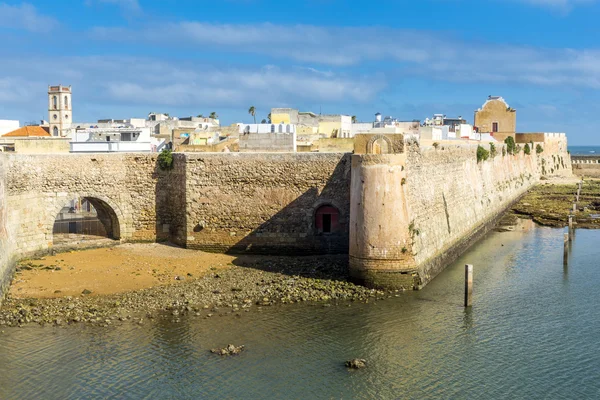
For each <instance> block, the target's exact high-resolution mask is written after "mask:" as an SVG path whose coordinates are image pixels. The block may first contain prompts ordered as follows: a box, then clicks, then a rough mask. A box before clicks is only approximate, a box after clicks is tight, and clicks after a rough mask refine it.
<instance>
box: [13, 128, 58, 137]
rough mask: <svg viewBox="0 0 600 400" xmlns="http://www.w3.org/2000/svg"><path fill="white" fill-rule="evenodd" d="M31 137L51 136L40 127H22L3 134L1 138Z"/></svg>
mask: <svg viewBox="0 0 600 400" xmlns="http://www.w3.org/2000/svg"><path fill="white" fill-rule="evenodd" d="M32 136H51V135H50V134H49V133H48V131H47V130H46V129H44V128H42V127H41V126H24V127H22V128H19V129H17V130H14V131H12V132H8V133H5V134H4V135H2V137H32Z"/></svg>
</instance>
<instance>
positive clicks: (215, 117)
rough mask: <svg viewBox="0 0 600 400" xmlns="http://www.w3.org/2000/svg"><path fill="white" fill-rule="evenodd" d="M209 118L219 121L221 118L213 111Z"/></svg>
mask: <svg viewBox="0 0 600 400" xmlns="http://www.w3.org/2000/svg"><path fill="white" fill-rule="evenodd" d="M208 118H212V119H217V118H219V116H218V115H217V113H216V112H214V111H213V112H211V113H210V115H209V116H208Z"/></svg>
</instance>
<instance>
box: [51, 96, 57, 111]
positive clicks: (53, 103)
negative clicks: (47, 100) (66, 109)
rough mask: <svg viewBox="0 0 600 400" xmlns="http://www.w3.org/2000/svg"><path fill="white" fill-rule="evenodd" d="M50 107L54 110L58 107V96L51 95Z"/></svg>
mask: <svg viewBox="0 0 600 400" xmlns="http://www.w3.org/2000/svg"><path fill="white" fill-rule="evenodd" d="M52 107H53V108H54V109H55V110H56V109H57V108H58V97H56V96H52Z"/></svg>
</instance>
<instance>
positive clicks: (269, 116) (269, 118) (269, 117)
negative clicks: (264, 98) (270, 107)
mask: <svg viewBox="0 0 600 400" xmlns="http://www.w3.org/2000/svg"><path fill="white" fill-rule="evenodd" d="M267 120H268V121H269V123H271V113H269V115H267Z"/></svg>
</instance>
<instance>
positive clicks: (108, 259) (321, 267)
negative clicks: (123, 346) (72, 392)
mask: <svg viewBox="0 0 600 400" xmlns="http://www.w3.org/2000/svg"><path fill="white" fill-rule="evenodd" d="M347 263H348V259H347V256H319V257H314V256H311V257H268V256H241V257H234V256H228V255H222V254H211V253H203V252H199V251H192V250H185V249H181V248H177V247H174V246H168V245H164V244H125V245H121V246H117V247H114V248H111V249H106V248H104V249H93V250H82V251H74V252H67V253H58V254H56V255H54V256H48V257H43V258H40V259H35V260H23V261H21V263H20V264H19V265H18V266H17V272H16V275H15V278H14V281H13V285H12V287H11V290H10V293H9V295H8V298H7V299H6V300H5V301H4V303H3V305H2V307H1V308H0V327H1V326H22V325H25V324H40V325H46V324H51V325H60V326H64V325H70V324H78V323H87V324H93V325H100V326H109V325H113V324H120V323H125V322H127V321H133V322H135V323H137V324H144V322H145V321H146V320H147V319H153V318H156V317H157V316H161V317H168V318H170V319H172V320H175V321H177V319H178V318H180V317H181V316H184V315H191V316H194V317H202V318H211V317H216V316H223V315H229V314H233V315H235V316H237V317H241V316H242V315H244V314H245V313H246V312H250V311H252V310H261V309H262V307H267V306H272V305H276V304H287V303H298V302H317V303H319V304H323V305H327V306H328V305H331V304H336V303H337V302H340V301H342V302H348V301H361V302H368V301H369V300H370V299H383V298H388V297H392V296H397V295H398V293H399V292H398V291H393V292H383V291H376V290H371V289H367V288H365V287H362V286H357V285H354V284H352V283H350V282H348V276H347Z"/></svg>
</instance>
